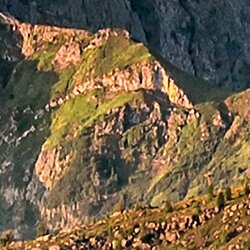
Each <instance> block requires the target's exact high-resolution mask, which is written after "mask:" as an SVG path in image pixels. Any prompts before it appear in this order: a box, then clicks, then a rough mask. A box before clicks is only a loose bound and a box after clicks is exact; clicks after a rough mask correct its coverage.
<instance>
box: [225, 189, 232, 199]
mask: <svg viewBox="0 0 250 250" xmlns="http://www.w3.org/2000/svg"><path fill="white" fill-rule="evenodd" d="M225 199H226V201H230V200H231V199H232V191H231V188H230V187H227V188H226V189H225Z"/></svg>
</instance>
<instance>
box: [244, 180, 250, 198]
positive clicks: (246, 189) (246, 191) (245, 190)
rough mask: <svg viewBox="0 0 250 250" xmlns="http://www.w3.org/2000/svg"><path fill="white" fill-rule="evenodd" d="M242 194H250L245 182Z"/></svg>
mask: <svg viewBox="0 0 250 250" xmlns="http://www.w3.org/2000/svg"><path fill="white" fill-rule="evenodd" d="M244 194H245V195H249V194H250V188H249V184H248V183H247V182H246V183H245V186H244Z"/></svg>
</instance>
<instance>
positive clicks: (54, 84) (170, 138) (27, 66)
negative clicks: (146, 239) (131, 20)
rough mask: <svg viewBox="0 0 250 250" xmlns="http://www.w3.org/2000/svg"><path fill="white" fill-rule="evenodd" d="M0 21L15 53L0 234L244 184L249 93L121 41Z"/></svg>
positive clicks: (6, 104)
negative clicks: (209, 180)
mask: <svg viewBox="0 0 250 250" xmlns="http://www.w3.org/2000/svg"><path fill="white" fill-rule="evenodd" d="M1 17H3V19H4V20H7V21H5V22H7V24H6V23H3V27H4V28H3V29H2V32H3V33H2V34H3V35H2V37H3V38H4V39H6V43H3V45H4V46H6V47H7V48H8V46H7V45H6V44H11V43H9V41H14V46H13V47H10V52H11V53H10V54H9V55H8V56H9V57H6V56H5V53H4V52H5V51H6V48H5V47H3V50H2V51H3V53H1V57H2V60H3V61H4V62H8V61H9V62H11V66H10V69H11V70H10V73H9V71H8V72H7V73H8V77H7V80H6V81H7V82H5V84H4V87H3V89H2V91H3V95H1V100H0V102H1V105H2V109H1V112H2V113H1V120H0V126H1V131H3V132H1V137H0V138H1V141H0V142H1V143H0V152H1V175H0V178H1V179H0V180H1V188H0V192H1V197H2V198H1V199H2V200H1V201H2V202H1V204H2V205H1V207H0V209H1V213H3V214H5V215H4V216H3V218H2V221H1V223H0V225H1V226H2V228H3V229H6V227H12V228H14V229H15V230H16V231H15V233H16V235H17V236H18V237H25V238H27V237H28V238H29V237H32V236H33V235H34V231H32V230H31V228H34V227H35V225H36V224H37V222H38V221H42V222H43V223H45V224H46V225H47V227H48V228H49V230H50V231H54V230H55V231H57V230H59V229H61V228H63V227H65V226H67V225H79V224H82V223H84V222H86V221H88V220H89V219H90V218H92V217H99V216H101V215H102V214H105V213H107V212H109V211H111V210H112V208H113V206H114V205H115V204H116V203H117V202H118V201H119V200H120V199H124V201H125V207H126V208H131V207H133V206H134V205H135V204H136V202H137V201H138V200H139V201H140V202H142V204H145V205H146V204H152V205H160V204H161V203H162V202H163V201H164V200H166V199H170V200H171V201H178V200H182V199H184V198H185V199H189V198H190V197H193V196H194V197H196V196H197V195H200V194H204V193H205V192H206V189H207V184H206V183H205V182H204V178H205V177H204V174H206V173H207V172H211V171H212V172H213V174H214V177H213V184H214V186H215V188H216V189H218V188H220V187H221V186H224V185H229V184H237V183H241V182H244V181H245V179H246V174H245V173H246V171H247V169H248V166H247V162H248V160H249V154H248V152H249V150H250V149H249V148H250V146H249V129H248V128H249V108H248V106H247V103H248V100H249V90H246V91H244V92H241V93H230V92H227V91H223V90H219V89H218V88H216V87H214V86H212V85H209V83H207V82H205V81H203V80H200V79H197V78H195V77H192V76H190V75H188V74H186V73H185V72H183V71H181V70H179V69H178V68H176V67H174V66H173V65H172V64H170V63H168V62H167V61H165V60H164V59H163V58H160V57H159V56H157V54H156V53H153V52H152V51H151V50H149V49H148V48H146V47H145V46H144V45H143V44H142V43H136V42H135V41H133V40H131V39H130V37H129V33H128V32H126V31H123V30H119V29H106V30H101V31H99V32H97V33H96V34H90V33H89V32H86V31H79V30H74V29H73V30H72V29H60V28H57V27H47V26H39V25H36V26H32V25H30V24H25V23H20V22H19V21H16V20H14V19H12V18H11V19H10V18H6V17H4V16H3V15H1ZM9 26H11V27H9ZM13 29H14V34H17V38H16V36H14V37H13V36H9V34H13V33H12V30H13ZM19 29H20V32H18V30H19ZM22 34H23V36H21V35H22ZM22 37H23V38H22ZM14 38H15V39H14ZM16 39H20V40H18V42H17V44H15V42H16ZM15 47H17V48H18V49H17V51H16V49H13V48H15ZM21 52H23V55H22V54H21ZM12 53H13V55H12ZM12 63H13V65H12ZM222 156H223V157H224V159H222ZM31 231H32V232H31ZM21 234H23V235H21Z"/></svg>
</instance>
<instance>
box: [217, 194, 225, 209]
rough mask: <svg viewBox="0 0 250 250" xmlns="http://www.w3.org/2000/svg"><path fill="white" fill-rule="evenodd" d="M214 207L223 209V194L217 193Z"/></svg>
mask: <svg viewBox="0 0 250 250" xmlns="http://www.w3.org/2000/svg"><path fill="white" fill-rule="evenodd" d="M216 205H217V207H218V208H219V209H222V208H224V206H225V196H224V194H223V192H219V194H218V196H217V200H216Z"/></svg>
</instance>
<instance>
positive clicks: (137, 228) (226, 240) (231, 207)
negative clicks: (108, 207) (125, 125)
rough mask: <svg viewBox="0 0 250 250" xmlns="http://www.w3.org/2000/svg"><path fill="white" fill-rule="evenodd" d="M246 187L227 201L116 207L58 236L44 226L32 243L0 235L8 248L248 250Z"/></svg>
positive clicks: (249, 208) (249, 207) (249, 205)
mask: <svg viewBox="0 0 250 250" xmlns="http://www.w3.org/2000/svg"><path fill="white" fill-rule="evenodd" d="M234 191H235V189H234ZM242 191H243V190H241V191H240V193H237V194H236V193H233V195H232V196H231V197H229V196H228V195H227V196H226V197H228V198H229V200H227V201H226V202H225V200H224V199H225V198H222V199H220V201H219V198H218V197H219V194H218V196H217V198H215V197H210V198H209V197H208V196H203V197H202V198H200V199H198V200H188V201H186V202H181V203H176V204H170V203H166V204H165V205H163V206H161V207H156V208H152V207H151V208H148V207H140V206H137V207H136V209H130V210H124V211H119V210H118V211H116V212H115V213H111V214H109V215H106V216H105V217H103V218H102V219H101V220H99V221H92V222H90V223H88V224H86V225H84V226H80V227H72V228H68V229H64V230H61V231H60V232H58V234H56V235H52V234H51V235H49V234H47V235H44V233H45V231H42V228H40V229H39V231H38V233H40V237H38V238H37V239H36V240H34V241H26V242H11V237H12V236H11V232H10V231H6V232H5V233H3V234H2V235H1V236H0V244H1V243H2V244H5V245H6V248H3V249H4V250H11V249H19V250H23V249H36V250H41V249H44V250H45V249H46V250H47V249H48V250H60V249H63V250H67V249H75V250H78V249H79V250H80V249H85V250H87V249H98V250H100V249H102V250H105V249H113V250H118V249H144V250H150V249H155V250H160V249H163V250H167V249H168V250H174V249H176V250H177V249H183V250H184V249H193V250H196V249H207V250H208V249H209V250H217V249H220V250H225V249H228V250H236V249H241V250H248V249H250V226H249V225H250V216H249V215H250V197H249V196H248V195H247V194H246V193H245V194H244V192H243V193H242ZM248 192H249V189H248ZM227 193H228V192H227ZM222 197H223V196H222ZM218 205H219V206H218ZM117 208H119V207H117Z"/></svg>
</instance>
